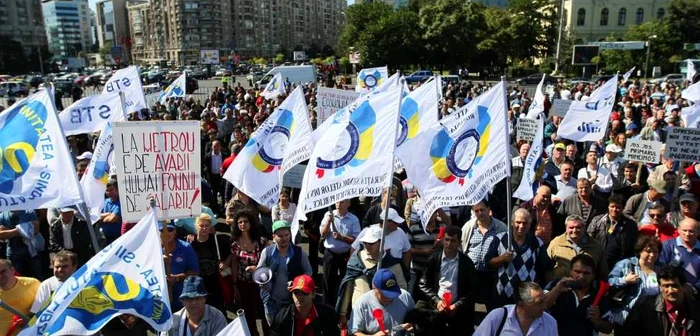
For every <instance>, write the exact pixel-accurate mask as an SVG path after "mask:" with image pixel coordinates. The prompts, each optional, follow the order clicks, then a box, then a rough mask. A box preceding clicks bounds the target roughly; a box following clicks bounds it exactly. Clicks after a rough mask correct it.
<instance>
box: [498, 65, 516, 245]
mask: <svg viewBox="0 0 700 336" xmlns="http://www.w3.org/2000/svg"><path fill="white" fill-rule="evenodd" d="M501 84H502V85H503V107H504V108H503V112H504V114H505V122H506V125H505V126H506V127H504V129H505V132H504V133H505V136H506V145H507V149H506V158H508V162H507V163H506V168H507V170H506V171H507V174H506V208H507V209H506V210H507V211H506V216H507V220H508V222H507V223H506V226H507V227H508V233H507V235H508V251H512V250H513V243H512V239H511V237H512V234H511V232H510V231H511V223H510V222H511V216H512V213H511V212H512V204H511V202H512V200H511V199H512V198H513V190H512V189H513V188H512V186H511V182H510V159H511V157H510V134H509V132H508V131H509V130H508V125H507V123H508V96H507V95H506V92H505V91H506V76H501Z"/></svg>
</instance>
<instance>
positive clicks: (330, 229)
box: [321, 200, 361, 306]
mask: <svg viewBox="0 0 700 336" xmlns="http://www.w3.org/2000/svg"><path fill="white" fill-rule="evenodd" d="M349 206H350V200H342V201H339V202H336V203H335V210H333V211H332V212H327V213H326V217H325V218H324V219H323V221H322V222H321V237H323V238H324V239H325V241H324V242H323V246H324V247H325V251H324V252H323V294H324V295H323V302H324V303H325V304H327V305H330V306H335V301H336V295H337V293H338V286H339V285H340V280H341V279H342V278H343V277H345V272H346V269H347V264H348V259H349V258H350V249H351V244H352V243H353V242H355V237H357V235H358V234H360V231H361V229H360V220H359V219H358V218H357V217H356V216H355V215H353V214H352V213H350V212H348V207H349Z"/></svg>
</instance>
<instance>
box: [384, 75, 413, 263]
mask: <svg viewBox="0 0 700 336" xmlns="http://www.w3.org/2000/svg"><path fill="white" fill-rule="evenodd" d="M397 73H398V71H397ZM405 81H406V80H405V79H403V78H400V79H399V85H400V86H401V90H402V91H403V85H404V82H405ZM402 101H403V94H400V95H399V110H398V112H397V113H396V123H395V126H394V133H393V134H394V139H396V133H397V132H398V131H399V116H401V102H402ZM395 148H396V144H394V148H392V150H391V153H392V155H391V164H390V165H389V174H388V175H387V178H386V180H387V183H386V185H387V188H386V204H384V221H383V222H382V240H381V242H380V243H379V261H378V262H377V269H380V268H382V259H384V241H385V240H386V239H385V238H386V234H387V232H386V231H387V229H386V220H387V217H388V216H389V208H390V207H391V187H392V186H393V184H394V155H393V153H394V150H395ZM380 204H381V200H380Z"/></svg>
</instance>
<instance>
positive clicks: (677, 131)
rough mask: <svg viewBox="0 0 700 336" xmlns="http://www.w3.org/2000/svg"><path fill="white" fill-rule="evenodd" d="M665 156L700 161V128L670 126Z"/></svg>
mask: <svg viewBox="0 0 700 336" xmlns="http://www.w3.org/2000/svg"><path fill="white" fill-rule="evenodd" d="M667 131H668V134H667V135H666V150H665V151H664V158H666V159H668V160H678V161H683V162H698V161H700V129H698V128H685V127H669V128H668V129H667Z"/></svg>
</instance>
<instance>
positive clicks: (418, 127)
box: [396, 79, 440, 160]
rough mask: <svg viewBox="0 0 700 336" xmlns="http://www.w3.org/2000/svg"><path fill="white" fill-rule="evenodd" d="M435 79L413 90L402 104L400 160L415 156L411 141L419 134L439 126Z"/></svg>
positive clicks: (399, 137)
mask: <svg viewBox="0 0 700 336" xmlns="http://www.w3.org/2000/svg"><path fill="white" fill-rule="evenodd" d="M439 82H440V80H437V79H433V80H432V81H430V82H428V83H425V84H423V85H421V86H420V87H418V88H417V89H415V90H413V91H412V92H411V93H409V94H408V95H407V96H406V97H404V98H403V101H402V102H401V112H400V115H399V132H398V135H397V139H396V156H397V157H398V159H399V160H403V159H402V158H404V157H406V156H410V155H413V146H411V140H412V139H413V138H415V137H416V135H418V133H420V132H422V131H425V130H427V129H429V128H431V127H432V126H434V125H437V124H438V100H439V96H438V94H437V93H438V83H439Z"/></svg>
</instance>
